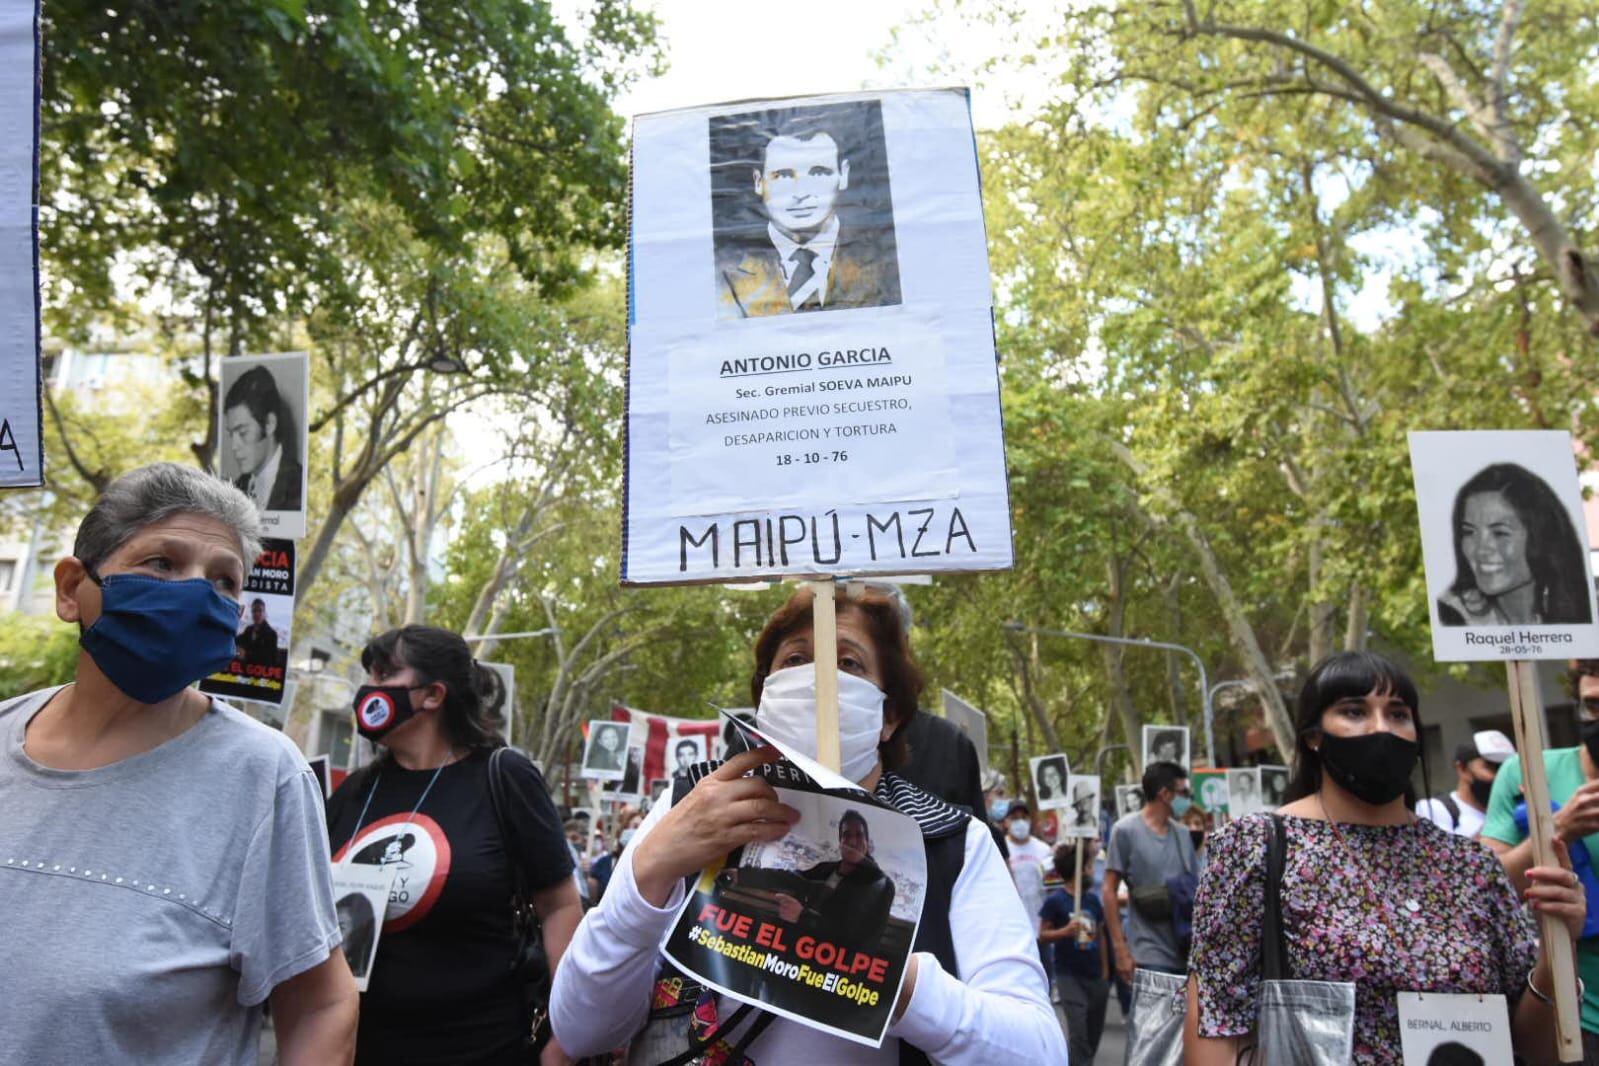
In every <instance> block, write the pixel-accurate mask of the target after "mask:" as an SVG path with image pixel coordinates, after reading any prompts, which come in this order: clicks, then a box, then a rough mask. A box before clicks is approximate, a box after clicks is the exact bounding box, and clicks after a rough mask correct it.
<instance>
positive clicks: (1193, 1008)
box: [1184, 652, 1586, 1066]
mask: <svg viewBox="0 0 1599 1066" xmlns="http://www.w3.org/2000/svg"><path fill="white" fill-rule="evenodd" d="M1417 703H1418V701H1417V697H1416V689H1415V686H1414V685H1413V684H1412V683H1411V681H1410V679H1409V678H1408V677H1406V676H1405V674H1404V673H1403V672H1402V671H1401V670H1400V669H1399V668H1398V667H1397V666H1395V665H1394V664H1393V663H1391V662H1389V661H1388V660H1386V659H1384V658H1382V657H1381V656H1377V655H1371V654H1367V653H1358V652H1343V653H1340V654H1337V655H1333V656H1330V657H1329V658H1327V659H1325V660H1323V661H1322V662H1321V663H1319V664H1317V666H1316V667H1315V668H1314V669H1313V670H1312V671H1311V674H1310V677H1309V679H1308V680H1306V682H1305V686H1304V689H1303V690H1302V691H1301V693H1300V697H1299V707H1298V714H1297V721H1296V723H1295V724H1296V726H1297V736H1298V741H1297V748H1296V751H1295V753H1294V777H1293V780H1292V781H1291V782H1290V783H1289V786H1288V793H1287V796H1286V803H1285V805H1284V806H1283V807H1282V808H1281V809H1280V810H1279V811H1278V812H1277V814H1276V815H1275V816H1274V815H1270V814H1259V815H1252V816H1249V817H1246V818H1242V819H1240V820H1238V821H1236V822H1234V823H1232V824H1231V825H1229V826H1227V827H1225V828H1224V829H1221V830H1219V831H1218V832H1216V833H1215V834H1214V835H1212V836H1211V837H1210V838H1209V839H1208V842H1207V843H1208V850H1209V853H1210V854H1209V862H1208V864H1207V865H1206V868H1205V872H1204V876H1203V878H1202V880H1201V882H1200V886H1199V895H1198V899H1197V900H1196V902H1195V905H1194V921H1193V927H1194V947H1193V954H1192V958H1191V962H1190V972H1189V981H1188V1013H1187V1029H1186V1032H1185V1034H1184V1049H1185V1056H1186V1062H1187V1063H1189V1064H1190V1066H1220V1064H1227V1066H1232V1064H1233V1063H1235V1062H1236V1061H1238V1057H1239V1055H1240V1053H1241V1052H1242V1051H1243V1050H1244V1049H1246V1048H1247V1047H1249V1046H1250V1044H1252V1043H1253V1039H1252V1035H1253V1030H1254V1029H1255V1025H1256V1018H1257V1013H1258V1010H1259V1001H1260V983H1261V947H1262V943H1263V936H1262V932H1263V930H1262V918H1263V914H1264V892H1265V887H1266V852H1267V843H1268V839H1269V838H1270V836H1271V835H1272V833H1273V832H1274V824H1275V823H1274V817H1276V818H1280V824H1281V826H1282V830H1283V839H1284V845H1285V859H1284V863H1283V867H1284V868H1283V872H1282V877H1281V884H1280V889H1279V897H1278V898H1279V900H1280V903H1281V915H1282V923H1283V941H1284V942H1285V944H1286V954H1287V959H1286V968H1287V971H1288V972H1287V974H1286V975H1285V976H1286V977H1288V978H1290V979H1294V980H1301V981H1328V982H1341V983H1353V984H1354V986H1355V1017H1354V1039H1353V1048H1352V1055H1351V1059H1350V1061H1352V1062H1354V1063H1357V1064H1360V1066H1390V1064H1391V1066H1399V1064H1400V1063H1401V1062H1402V1061H1403V1058H1402V1054H1401V1051H1400V1028H1399V1007H1398V997H1399V996H1400V994H1402V993H1408V992H1435V993H1458V994H1476V995H1479V996H1483V997H1496V996H1503V997H1504V999H1505V1002H1506V1006H1507V1007H1508V1010H1509V1015H1510V1021H1511V1030H1512V1040H1513V1044H1514V1047H1515V1050H1516V1053H1517V1054H1518V1055H1520V1056H1522V1057H1523V1058H1524V1059H1526V1060H1527V1061H1529V1062H1553V1061H1555V1060H1556V1049H1555V1024H1554V1007H1553V1005H1552V998H1553V994H1554V986H1553V980H1554V979H1553V976H1552V974H1551V972H1550V966H1549V958H1548V954H1547V951H1546V949H1545V947H1543V946H1541V945H1540V944H1539V941H1538V935H1537V929H1536V926H1535V918H1536V915H1537V914H1538V913H1550V914H1553V915H1555V916H1557V917H1558V918H1560V919H1561V921H1562V922H1563V923H1564V925H1565V927H1566V928H1567V930H1568V931H1569V933H1570V935H1572V936H1573V937H1574V936H1575V934H1576V932H1577V931H1578V930H1579V929H1580V928H1581V926H1582V922H1583V916H1584V913H1585V910H1586V904H1585V898H1584V895H1583V891H1582V888H1581V886H1580V884H1579V883H1578V880H1577V877H1576V875H1574V874H1573V873H1572V872H1571V871H1570V869H1569V861H1568V858H1567V855H1566V851H1565V848H1564V846H1563V845H1561V844H1559V843H1558V842H1557V844H1556V851H1557V853H1558V854H1559V856H1560V860H1561V864H1562V865H1561V866H1559V867H1535V868H1533V869H1531V870H1529V871H1528V872H1527V879H1528V884H1529V886H1530V887H1529V888H1528V890H1527V892H1526V899H1527V901H1528V902H1529V903H1530V904H1531V907H1530V909H1528V908H1523V907H1522V906H1521V903H1520V901H1519V900H1518V899H1517V894H1516V892H1515V890H1514V889H1513V888H1512V886H1511V884H1510V880H1509V878H1508V877H1507V876H1506V875H1505V872H1504V870H1503V868H1501V866H1500V865H1499V863H1498V861H1497V860H1496V859H1495V858H1494V856H1493V854H1492V853H1491V852H1489V851H1488V850H1487V849H1486V848H1484V847H1482V846H1481V845H1480V844H1477V843H1475V842H1473V841H1471V840H1469V839H1467V838H1465V837H1462V836H1457V835H1454V834H1451V833H1448V832H1445V831H1444V830H1441V829H1439V828H1438V827H1437V826H1436V825H1434V824H1432V823H1431V822H1429V821H1427V820H1426V819H1419V818H1417V817H1416V815H1415V814H1414V812H1413V808H1414V805H1415V793H1414V790H1413V789H1412V787H1411V783H1410V776H1411V772H1412V771H1413V770H1414V769H1415V767H1416V762H1417V758H1418V756H1419V754H1420V750H1421V745H1420V743H1419V739H1420V736H1421V723H1420V722H1419V720H1418V717H1417Z"/></svg>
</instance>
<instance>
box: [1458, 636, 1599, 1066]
mask: <svg viewBox="0 0 1599 1066" xmlns="http://www.w3.org/2000/svg"><path fill="white" fill-rule="evenodd" d="M1570 680H1571V687H1572V694H1573V695H1574V696H1576V698H1577V716H1578V721H1579V723H1580V724H1581V727H1582V744H1580V745H1579V746H1577V747H1575V748H1551V749H1549V750H1548V751H1545V752H1544V753H1543V764H1544V770H1545V772H1546V773H1547V774H1548V776H1549V798H1550V799H1552V800H1553V801H1554V802H1556V803H1558V804H1560V810H1559V812H1558V813H1556V814H1555V834H1556V835H1557V836H1559V837H1560V839H1561V840H1564V841H1565V842H1566V846H1567V847H1569V848H1576V847H1579V846H1586V847H1587V849H1588V854H1589V855H1590V856H1591V857H1592V858H1593V860H1594V864H1595V867H1596V868H1599V758H1596V755H1599V659H1585V660H1582V661H1580V662H1578V663H1576V664H1575V666H1573V668H1572V671H1571V677H1570ZM1521 801H1522V796H1521V757H1520V756H1519V755H1512V756H1511V757H1510V758H1509V759H1508V760H1507V761H1506V762H1505V764H1504V766H1502V767H1501V768H1500V770H1499V776H1498V777H1497V778H1495V779H1494V787H1493V794H1492V795H1491V796H1490V797H1489V799H1488V817H1487V821H1485V822H1484V823H1483V827H1482V838H1481V839H1482V842H1483V843H1484V844H1486V845H1488V847H1490V848H1492V849H1493V851H1494V854H1496V855H1498V856H1499V861H1500V862H1502V863H1504V865H1505V871H1506V872H1507V873H1509V874H1510V879H1511V881H1513V882H1514V883H1515V885H1516V888H1517V889H1518V890H1519V889H1524V888H1526V887H1527V882H1526V874H1527V868H1528V867H1530V866H1532V865H1533V855H1532V841H1531V840H1529V839H1527V836H1526V834H1525V833H1523V832H1522V831H1521V829H1520V827H1518V826H1517V825H1516V816H1515V811H1516V804H1518V803H1520V802H1521ZM1592 905H1593V904H1592V903H1590V906H1592ZM1577 971H1578V974H1579V976H1581V978H1582V982H1583V985H1584V986H1585V988H1586V994H1585V995H1584V996H1583V1000H1582V1050H1583V1058H1582V1061H1583V1062H1584V1063H1585V1064H1586V1066H1599V937H1589V938H1588V939H1585V940H1579V941H1577Z"/></svg>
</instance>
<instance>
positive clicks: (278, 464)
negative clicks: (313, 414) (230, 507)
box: [217, 352, 311, 540]
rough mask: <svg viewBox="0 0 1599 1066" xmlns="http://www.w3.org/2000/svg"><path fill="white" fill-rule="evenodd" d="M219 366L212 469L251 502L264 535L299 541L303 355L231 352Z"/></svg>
mask: <svg viewBox="0 0 1599 1066" xmlns="http://www.w3.org/2000/svg"><path fill="white" fill-rule="evenodd" d="M218 372H219V374H220V377H221V381H220V383H219V385H218V386H217V388H218V395H219V396H221V398H222V402H221V403H219V404H217V420H218V426H217V442H218V446H217V466H218V472H219V473H220V474H221V475H222V477H223V478H224V479H226V480H227V481H229V482H230V483H232V484H233V485H234V487H236V488H238V489H241V490H243V492H244V494H245V495H246V496H249V497H250V499H251V500H253V501H255V507H256V510H257V511H258V512H259V513H260V515H261V525H262V527H263V528H264V529H265V530H266V531H267V533H268V534H270V535H272V536H274V537H282V538H284V539H286V540H298V539H299V538H300V537H303V536H305V497H306V471H305V456H306V443H307V439H308V438H307V434H306V412H307V411H308V410H309V408H310V406H311V364H310V359H309V357H308V356H307V354H306V353H305V352H285V353H282V354H278V355H235V356H229V357H228V358H226V359H223V360H222V361H221V363H220V364H219V369H218Z"/></svg>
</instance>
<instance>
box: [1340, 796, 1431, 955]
mask: <svg viewBox="0 0 1599 1066" xmlns="http://www.w3.org/2000/svg"><path fill="white" fill-rule="evenodd" d="M1316 806H1318V807H1320V808H1321V816H1322V818H1323V819H1324V820H1325V821H1326V822H1327V825H1328V826H1329V827H1331V829H1332V834H1333V839H1335V840H1337V841H1338V847H1339V849H1340V850H1341V851H1343V853H1344V857H1345V858H1347V859H1348V860H1349V861H1350V864H1351V865H1352V866H1357V867H1358V866H1360V859H1359V857H1358V856H1356V855H1355V851H1354V849H1353V848H1351V847H1350V846H1349V844H1348V842H1347V841H1345V840H1344V835H1343V833H1341V832H1339V829H1338V823H1337V822H1335V821H1333V818H1332V815H1330V814H1328V813H1327V804H1326V803H1325V802H1324V801H1323V800H1322V798H1321V792H1320V791H1317V793H1316ZM1359 882H1360V890H1361V892H1362V893H1363V894H1364V895H1365V897H1366V900H1367V902H1369V903H1372V904H1374V905H1375V907H1376V910H1377V913H1378V915H1379V916H1380V917H1381V918H1382V920H1383V924H1384V925H1386V926H1387V927H1388V934H1389V935H1390V936H1394V937H1395V938H1396V939H1398V937H1397V935H1396V930H1395V929H1394V927H1393V924H1392V923H1391V922H1390V921H1389V920H1388V919H1389V917H1390V916H1391V915H1392V914H1393V908H1391V907H1389V906H1388V901H1387V900H1385V899H1383V898H1382V897H1381V896H1379V895H1377V894H1375V893H1374V892H1372V890H1371V885H1370V879H1369V878H1365V877H1362V878H1359ZM1405 910H1407V911H1409V912H1410V914H1411V915H1417V914H1420V913H1421V901H1420V900H1418V899H1416V898H1414V897H1412V898H1410V899H1407V900H1405Z"/></svg>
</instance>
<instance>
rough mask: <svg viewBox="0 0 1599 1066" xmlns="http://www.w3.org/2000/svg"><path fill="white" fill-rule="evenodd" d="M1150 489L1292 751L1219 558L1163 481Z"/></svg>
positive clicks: (1138, 470) (1270, 680) (1271, 722)
mask: <svg viewBox="0 0 1599 1066" xmlns="http://www.w3.org/2000/svg"><path fill="white" fill-rule="evenodd" d="M1109 443H1110V447H1111V451H1112V452H1114V453H1115V455H1116V457H1117V458H1118V459H1120V460H1121V461H1122V462H1123V463H1124V464H1126V466H1127V467H1128V468H1129V469H1130V470H1132V472H1133V473H1134V474H1135V475H1136V476H1137V477H1138V478H1139V479H1140V480H1145V478H1146V474H1147V471H1146V470H1145V468H1144V464H1143V463H1140V462H1139V461H1138V459H1137V457H1136V456H1134V455H1133V453H1132V452H1131V451H1129V450H1128V448H1127V446H1126V445H1124V444H1122V443H1121V442H1120V441H1110V442H1109ZM1151 493H1152V495H1153V496H1154V497H1155V499H1156V500H1158V501H1159V502H1160V503H1161V505H1162V506H1163V507H1165V508H1166V510H1167V511H1168V512H1169V513H1170V515H1171V518H1172V520H1173V521H1175V522H1176V523H1177V526H1178V528H1180V529H1181V530H1182V532H1183V536H1184V537H1186V538H1187V540H1188V543H1189V544H1190V545H1191V546H1192V547H1193V549H1194V554H1196V555H1197V556H1198V557H1199V568H1200V571H1201V572H1202V573H1203V575H1204V577H1205V584H1207V585H1208V586H1209V587H1210V591H1211V594H1212V595H1213V596H1215V597H1216V605H1217V606H1218V607H1220V608H1221V612H1222V617H1224V618H1225V619H1226V620H1227V635H1228V639H1229V641H1230V643H1231V644H1232V646H1233V651H1234V653H1235V654H1236V655H1237V656H1238V658H1239V660H1240V661H1241V662H1242V663H1243V664H1244V668H1245V670H1247V671H1248V673H1249V675H1250V677H1251V678H1252V679H1253V680H1254V682H1255V685H1256V689H1257V691H1258V693H1259V696H1260V702H1261V705H1262V706H1263V707H1265V709H1266V725H1267V726H1268V727H1269V728H1270V729H1271V735H1272V739H1274V740H1275V741H1276V742H1277V747H1278V749H1279V750H1281V751H1283V752H1285V753H1287V752H1291V751H1293V750H1294V725H1293V719H1292V718H1291V717H1290V716H1289V714H1288V707H1287V706H1286V705H1285V704H1284V703H1283V697H1282V693H1281V692H1279V691H1278V690H1277V682H1276V680H1275V679H1274V676H1273V675H1274V674H1275V673H1276V671H1274V670H1273V669H1272V666H1271V662H1270V661H1269V660H1268V659H1267V658H1266V653H1265V652H1264V651H1262V650H1261V647H1260V641H1259V639H1258V638H1257V637H1256V636H1255V630H1254V627H1253V626H1252V625H1251V624H1250V621H1249V616H1248V615H1246V614H1245V613H1244V608H1243V605H1242V604H1240V603H1239V602H1238V597H1237V596H1236V595H1234V593H1233V587H1232V583H1231V582H1229V581H1228V580H1227V575H1226V574H1225V573H1224V572H1223V571H1222V568H1221V560H1219V559H1218V558H1217V557H1216V552H1215V550H1214V549H1212V548H1211V546H1210V541H1209V540H1208V539H1207V538H1206V537H1205V534H1204V531H1203V530H1201V529H1200V528H1199V520H1198V519H1197V518H1195V517H1194V516H1193V515H1192V514H1191V513H1190V512H1188V511H1187V510H1185V509H1184V508H1183V507H1182V505H1181V504H1179V503H1178V502H1177V500H1176V499H1175V497H1173V496H1172V493H1171V491H1170V490H1169V489H1168V488H1166V487H1165V486H1164V485H1156V486H1152V487H1151Z"/></svg>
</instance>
